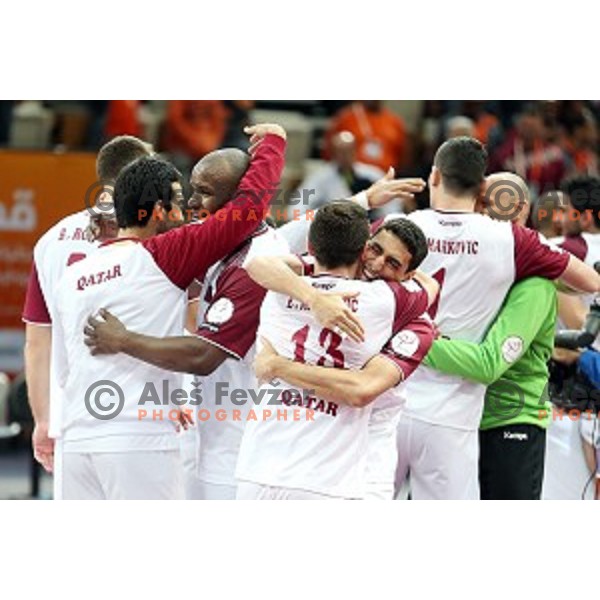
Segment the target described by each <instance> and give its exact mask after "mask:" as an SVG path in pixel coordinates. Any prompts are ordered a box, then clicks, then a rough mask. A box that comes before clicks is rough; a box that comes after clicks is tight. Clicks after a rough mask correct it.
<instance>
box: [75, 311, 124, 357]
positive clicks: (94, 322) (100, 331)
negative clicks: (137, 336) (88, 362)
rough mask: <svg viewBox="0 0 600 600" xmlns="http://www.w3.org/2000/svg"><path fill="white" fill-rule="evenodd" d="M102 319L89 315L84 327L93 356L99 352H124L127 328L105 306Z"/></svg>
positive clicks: (101, 313)
mask: <svg viewBox="0 0 600 600" xmlns="http://www.w3.org/2000/svg"><path fill="white" fill-rule="evenodd" d="M99 314H100V316H101V317H102V319H103V320H102V321H101V320H100V319H96V318H94V317H93V316H90V317H88V320H87V325H86V326H85V327H84V329H83V333H84V335H85V338H84V342H85V345H86V346H88V347H89V349H90V352H91V354H92V355H93V356H95V355H98V354H117V353H118V352H122V350H123V345H124V342H125V339H126V337H127V329H126V328H125V325H123V323H121V321H119V319H117V317H115V316H114V315H113V314H111V313H110V312H108V311H107V310H106V309H105V308H102V309H100V311H99Z"/></svg>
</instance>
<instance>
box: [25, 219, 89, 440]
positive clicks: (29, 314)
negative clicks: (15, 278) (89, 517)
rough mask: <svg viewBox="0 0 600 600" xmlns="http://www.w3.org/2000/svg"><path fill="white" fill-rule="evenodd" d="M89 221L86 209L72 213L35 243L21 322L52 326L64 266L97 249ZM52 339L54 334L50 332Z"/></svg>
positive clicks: (53, 425) (55, 393) (53, 386)
mask: <svg viewBox="0 0 600 600" xmlns="http://www.w3.org/2000/svg"><path fill="white" fill-rule="evenodd" d="M89 222H90V214H89V212H88V211H87V210H82V211H80V212H77V213H74V214H72V215H69V216H67V217H65V218H64V219H61V220H60V221H59V222H58V223H56V224H55V225H53V226H52V227H51V228H50V229H49V230H48V231H47V232H46V233H45V234H44V235H43V236H42V237H41V238H40V239H39V240H38V241H37V243H36V245H35V247H34V249H33V263H32V265H31V273H30V275H29V282H28V284H27V294H26V296H25V306H24V309H23V321H24V322H25V323H28V324H30V325H36V326H41V327H46V326H51V325H52V312H53V307H54V296H55V288H56V284H57V283H58V282H59V281H60V279H61V277H62V276H63V274H64V272H65V270H66V269H67V267H69V266H70V265H72V264H73V263H76V262H77V261H80V260H82V259H84V258H85V257H86V256H88V255H89V254H92V253H93V252H95V251H96V249H97V248H98V245H99V242H95V241H94V242H91V241H88V240H87V239H86V229H87V227H88V225H89ZM53 337H54V332H53ZM55 351H56V344H55V343H54V341H53V343H52V345H51V355H50V399H51V400H52V398H55V397H56V398H58V397H59V396H60V394H61V390H60V387H59V386H58V385H57V380H56V361H57V358H56V356H55ZM49 432H50V435H51V436H52V437H55V436H56V434H57V432H58V423H57V419H56V412H55V410H54V403H53V402H52V401H51V402H50V423H49Z"/></svg>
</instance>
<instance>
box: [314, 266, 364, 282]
mask: <svg viewBox="0 0 600 600" xmlns="http://www.w3.org/2000/svg"><path fill="white" fill-rule="evenodd" d="M357 274H358V264H355V265H351V266H349V267H337V268H336V269H328V268H326V267H324V266H322V265H320V264H319V263H315V275H335V276H336V277H345V278H346V279H355V278H356V277H357Z"/></svg>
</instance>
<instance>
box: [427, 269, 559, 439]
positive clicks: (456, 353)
mask: <svg viewBox="0 0 600 600" xmlns="http://www.w3.org/2000/svg"><path fill="white" fill-rule="evenodd" d="M556 312H557V300H556V288H555V287H554V284H553V283H552V282H551V281H548V280H547V279H541V278H540V277H532V278H530V279H525V280H523V281H520V282H519V283H516V284H515V285H513V287H512V288H511V290H510V292H509V294H508V296H507V297H506V299H505V301H504V304H503V306H502V309H501V310H500V313H499V314H498V316H497V317H496V320H495V321H494V323H493V324H492V326H491V327H490V329H489V330H488V332H487V333H486V336H485V339H484V340H483V342H481V343H480V344H476V343H473V342H466V341H462V340H446V339H439V340H436V341H435V342H434V343H433V346H432V348H431V350H430V351H429V354H428V355H427V357H426V359H425V361H424V364H426V365H428V366H429V367H432V368H434V369H437V370H438V371H442V372H443V373H448V374H451V375H459V376H461V377H465V378H467V379H471V380H473V381H478V382H479V383H483V384H485V385H487V386H488V388H487V391H486V395H485V405H484V409H483V416H482V419H481V429H491V428H493V427H501V426H504V425H513V424H531V425H538V426H539V427H544V428H545V427H547V426H548V424H549V422H550V414H551V406H550V402H549V399H548V390H547V384H548V366H547V363H548V360H549V359H550V356H551V355H552V348H553V346H554V333H555V325H556Z"/></svg>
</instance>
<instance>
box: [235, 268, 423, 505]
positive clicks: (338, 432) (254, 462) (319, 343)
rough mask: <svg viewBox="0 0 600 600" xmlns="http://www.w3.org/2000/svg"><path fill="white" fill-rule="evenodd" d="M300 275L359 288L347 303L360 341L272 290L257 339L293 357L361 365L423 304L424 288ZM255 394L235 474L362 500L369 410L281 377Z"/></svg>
mask: <svg viewBox="0 0 600 600" xmlns="http://www.w3.org/2000/svg"><path fill="white" fill-rule="evenodd" d="M305 279H306V280H307V281H309V282H310V283H311V285H313V287H315V288H317V289H319V290H321V291H327V292H345V291H359V292H360V294H359V295H358V296H357V297H356V298H353V299H351V300H350V301H349V305H350V307H351V309H352V311H353V312H354V313H355V314H356V316H357V317H358V318H359V319H360V321H361V322H362V323H363V325H364V328H365V341H364V342H363V343H361V344H357V343H355V342H353V341H351V340H350V339H348V338H345V339H343V338H342V337H341V336H340V335H338V334H337V333H336V332H334V331H332V330H330V329H324V328H322V327H321V326H320V325H319V324H318V323H317V322H316V320H315V319H314V317H313V315H312V313H311V312H310V310H308V307H306V306H305V305H303V304H302V303H300V302H297V301H295V300H293V299H291V298H289V297H286V296H283V295H280V294H274V293H271V292H270V293H268V294H267V296H266V297H265V300H264V302H263V305H262V308H261V316H260V326H259V330H258V336H257V337H258V339H259V340H260V338H261V337H264V338H266V339H267V340H269V342H270V343H271V344H272V345H273V346H274V348H275V350H276V351H277V352H278V353H279V354H280V355H282V356H284V357H286V358H289V359H294V360H296V361H298V362H303V363H308V364H313V365H319V366H328V367H334V368H340V369H343V368H345V369H360V368H361V367H362V366H363V365H364V364H365V363H366V362H367V361H368V360H369V359H370V358H371V357H373V356H374V355H375V354H377V353H378V352H379V351H380V350H381V348H382V346H383V345H384V344H385V343H386V342H387V341H388V340H389V339H390V338H391V337H392V335H393V334H394V333H395V332H396V331H400V330H401V329H403V328H404V326H405V325H406V324H408V323H409V322H410V321H412V320H413V319H414V318H416V317H418V316H419V315H420V314H422V313H423V311H424V310H425V308H426V307H427V294H426V293H425V292H424V291H423V290H419V291H417V292H410V291H409V289H408V288H407V287H405V286H404V285H402V284H388V283H385V282H383V281H375V282H364V281H356V280H348V279H345V278H342V277H336V276H332V275H327V274H323V275H320V276H319V275H318V276H314V277H308V278H305ZM260 393H262V394H263V400H262V402H261V404H260V407H258V408H257V409H256V410H255V411H251V412H250V413H249V417H248V421H247V423H246V429H245V431H244V436H243V438H242V445H241V448H240V455H239V459H238V465H237V471H236V477H237V479H238V480H241V481H247V482H252V483H258V484H262V485H270V486H277V487H284V488H290V489H301V490H306V491H310V492H316V493H321V494H325V495H329V496H335V497H339V498H362V497H364V494H365V461H366V456H367V444H368V430H367V426H368V421H369V414H370V412H371V409H370V407H366V408H351V407H348V406H346V405H343V404H338V403H336V402H331V401H327V400H323V399H321V398H318V397H316V396H315V395H314V394H313V393H311V391H310V390H297V389H295V388H294V387H293V386H291V385H289V384H287V383H286V382H285V381H276V382H271V383H269V384H266V385H264V386H262V387H261V388H260ZM278 401H280V403H278ZM253 413H254V418H250V415H251V414H253Z"/></svg>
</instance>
